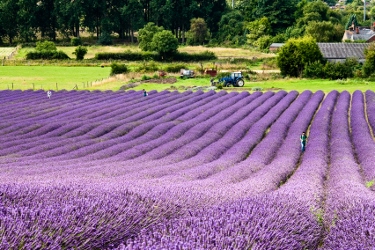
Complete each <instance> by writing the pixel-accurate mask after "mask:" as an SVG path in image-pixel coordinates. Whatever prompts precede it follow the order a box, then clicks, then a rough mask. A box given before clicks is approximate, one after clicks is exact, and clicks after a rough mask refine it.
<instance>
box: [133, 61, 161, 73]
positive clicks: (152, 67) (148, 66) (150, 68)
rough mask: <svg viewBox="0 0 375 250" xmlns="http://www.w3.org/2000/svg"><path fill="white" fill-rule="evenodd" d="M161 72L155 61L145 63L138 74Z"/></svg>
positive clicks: (138, 70)
mask: <svg viewBox="0 0 375 250" xmlns="http://www.w3.org/2000/svg"><path fill="white" fill-rule="evenodd" d="M157 70H159V67H158V66H157V65H156V63H155V62H154V61H151V62H146V61H144V62H143V63H142V64H141V65H140V66H139V67H138V68H137V69H136V72H142V73H144V72H155V71H157Z"/></svg>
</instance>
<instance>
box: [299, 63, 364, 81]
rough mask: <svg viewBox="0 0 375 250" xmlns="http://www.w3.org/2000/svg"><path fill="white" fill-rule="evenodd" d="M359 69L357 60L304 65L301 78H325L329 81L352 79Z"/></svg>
mask: <svg viewBox="0 0 375 250" xmlns="http://www.w3.org/2000/svg"><path fill="white" fill-rule="evenodd" d="M358 68H359V63H358V60H357V59H355V58H348V59H346V60H345V62H343V63H341V62H326V63H325V64H323V63H322V62H320V61H316V62H312V63H310V64H308V65H306V67H305V69H304V71H303V76H304V77H307V78H327V79H330V80H337V79H347V78H350V77H353V76H354V74H355V72H356V70H358Z"/></svg>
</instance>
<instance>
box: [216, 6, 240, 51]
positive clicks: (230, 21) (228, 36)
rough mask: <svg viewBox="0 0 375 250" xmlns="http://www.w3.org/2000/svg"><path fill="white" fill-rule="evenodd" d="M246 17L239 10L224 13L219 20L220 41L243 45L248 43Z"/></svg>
mask: <svg viewBox="0 0 375 250" xmlns="http://www.w3.org/2000/svg"><path fill="white" fill-rule="evenodd" d="M245 33H246V30H245V22H244V17H243V15H242V14H241V12H240V11H238V10H233V11H230V12H228V13H227V14H225V15H223V16H222V17H221V19H220V22H219V31H218V34H217V38H218V41H219V42H220V43H226V44H234V45H243V44H245V43H246V36H245Z"/></svg>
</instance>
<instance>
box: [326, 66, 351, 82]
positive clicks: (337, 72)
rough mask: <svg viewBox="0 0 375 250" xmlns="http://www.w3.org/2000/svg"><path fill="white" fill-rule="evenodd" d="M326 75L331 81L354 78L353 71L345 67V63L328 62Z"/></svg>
mask: <svg viewBox="0 0 375 250" xmlns="http://www.w3.org/2000/svg"><path fill="white" fill-rule="evenodd" d="M324 74H325V77H326V78H329V79H331V80H336V79H346V78H348V77H352V76H353V75H354V74H353V69H351V68H350V67H348V65H345V63H332V62H327V63H326V65H325V66H324Z"/></svg>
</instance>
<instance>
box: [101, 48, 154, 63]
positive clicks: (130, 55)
mask: <svg viewBox="0 0 375 250" xmlns="http://www.w3.org/2000/svg"><path fill="white" fill-rule="evenodd" d="M158 58H159V55H158V54H157V53H155V52H140V53H139V52H131V51H130V50H128V51H126V52H123V53H109V52H105V53H97V54H96V55H95V59H97V60H126V61H150V60H157V59H158Z"/></svg>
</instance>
